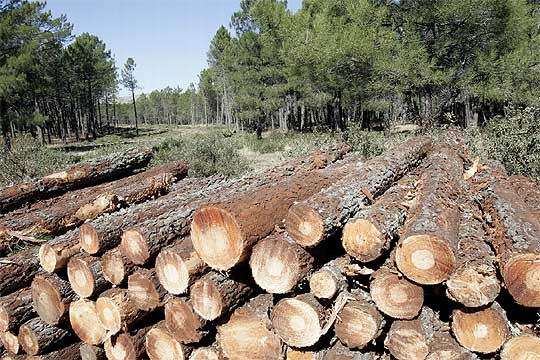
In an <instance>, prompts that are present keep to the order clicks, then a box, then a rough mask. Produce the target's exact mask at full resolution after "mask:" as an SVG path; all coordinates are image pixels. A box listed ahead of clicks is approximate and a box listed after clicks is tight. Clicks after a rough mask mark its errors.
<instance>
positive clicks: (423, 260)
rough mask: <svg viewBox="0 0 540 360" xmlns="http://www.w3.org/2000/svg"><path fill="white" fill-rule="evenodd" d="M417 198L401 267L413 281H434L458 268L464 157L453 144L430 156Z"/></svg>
mask: <svg viewBox="0 0 540 360" xmlns="http://www.w3.org/2000/svg"><path fill="white" fill-rule="evenodd" d="M426 162H427V165H428V169H427V170H426V171H425V172H424V173H423V174H422V176H421V177H420V184H419V186H418V191H417V198H416V201H415V202H414V204H413V206H412V207H411V208H410V209H409V214H408V218H407V221H406V222H405V226H404V228H403V232H402V234H401V238H400V241H399V243H398V247H397V249H396V264H397V267H398V269H399V270H400V271H401V273H403V274H404V275H405V276H407V277H408V278H409V279H411V280H412V281H415V282H417V283H419V284H425V285H434V284H439V283H442V282H443V281H445V280H447V279H448V278H449V277H450V274H451V273H452V272H453V271H454V268H455V262H456V254H455V253H456V251H457V246H458V240H459V236H458V235H459V219H460V210H459V207H458V202H459V199H458V198H459V196H460V181H461V179H462V176H463V160H462V159H461V157H460V156H459V155H458V153H457V152H456V151H454V150H453V149H452V148H450V147H444V146H441V147H438V148H437V149H435V150H434V151H432V152H431V153H430V154H429V156H428V158H427V159H426Z"/></svg>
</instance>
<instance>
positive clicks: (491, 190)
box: [476, 169, 540, 307]
mask: <svg viewBox="0 0 540 360" xmlns="http://www.w3.org/2000/svg"><path fill="white" fill-rule="evenodd" d="M476 186H477V187H478V188H480V189H482V190H483V199H482V210H483V212H484V217H485V219H486V220H487V222H488V225H489V233H490V235H491V239H492V243H491V245H492V247H493V249H494V250H495V254H496V256H497V260H498V263H499V267H500V270H501V275H502V278H503V280H504V285H505V287H506V288H507V289H508V291H509V292H510V294H511V295H512V297H513V298H514V300H515V301H516V302H517V303H518V304H521V305H523V306H528V307H538V306H540V241H539V239H540V219H539V218H538V216H537V213H536V212H535V211H531V207H529V206H527V204H526V203H525V201H524V200H522V199H521V198H520V197H519V196H518V195H517V194H516V193H515V192H514V191H513V188H512V184H511V183H510V182H509V181H507V180H505V179H504V178H502V177H501V176H498V174H497V173H496V171H493V170H489V169H487V171H485V173H483V174H482V173H481V174H478V178H477V184H476Z"/></svg>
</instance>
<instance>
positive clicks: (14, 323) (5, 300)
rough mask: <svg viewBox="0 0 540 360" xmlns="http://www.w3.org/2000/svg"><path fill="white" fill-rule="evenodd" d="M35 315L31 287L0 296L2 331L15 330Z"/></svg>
mask: <svg viewBox="0 0 540 360" xmlns="http://www.w3.org/2000/svg"><path fill="white" fill-rule="evenodd" d="M35 315H36V312H35V310H34V307H33V305H32V289H30V288H26V289H21V290H19V291H16V292H14V293H12V294H9V295H6V296H3V297H2V298H0V331H14V330H16V329H18V328H19V326H21V325H22V324H23V323H25V322H26V321H28V320H30V319H32V318H33V317H34V316H35Z"/></svg>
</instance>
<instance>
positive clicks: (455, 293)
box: [446, 184, 501, 307]
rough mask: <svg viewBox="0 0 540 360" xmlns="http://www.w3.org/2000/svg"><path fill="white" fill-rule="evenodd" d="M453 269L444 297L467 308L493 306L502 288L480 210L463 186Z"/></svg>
mask: <svg viewBox="0 0 540 360" xmlns="http://www.w3.org/2000/svg"><path fill="white" fill-rule="evenodd" d="M463 187H464V192H463V197H462V200H461V201H460V208H461V211H462V214H461V221H460V224H459V242H458V247H457V253H456V266H455V270H454V272H453V273H452V275H450V278H449V279H448V281H446V287H447V295H448V297H449V298H450V299H452V300H454V301H457V302H459V303H461V304H463V305H464V306H467V307H479V306H484V305H488V304H490V303H492V302H493V301H494V300H495V298H496V297H497V295H499V291H500V289H501V286H500V283H499V279H498V278H497V267H496V264H495V254H494V253H493V250H492V249H491V247H490V246H489V243H490V242H491V239H489V236H488V235H487V234H486V231H485V229H484V220H483V217H482V211H481V209H480V207H479V205H478V203H476V201H475V196H474V194H471V191H472V189H471V188H470V187H469V186H468V184H463Z"/></svg>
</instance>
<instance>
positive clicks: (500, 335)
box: [452, 307, 510, 354]
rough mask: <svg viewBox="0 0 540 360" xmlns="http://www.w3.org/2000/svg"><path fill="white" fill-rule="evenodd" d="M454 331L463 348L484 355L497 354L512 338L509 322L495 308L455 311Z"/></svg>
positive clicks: (453, 318) (453, 319) (453, 317)
mask: <svg viewBox="0 0 540 360" xmlns="http://www.w3.org/2000/svg"><path fill="white" fill-rule="evenodd" d="M452 331H453V333H454V335H455V337H456V339H457V341H458V342H459V343H460V344H461V346H463V347H464V348H466V349H468V350H471V351H474V352H479V353H482V354H491V353H494V352H496V351H497V350H499V349H500V348H501V346H502V345H503V344H504V342H505V341H506V340H507V339H508V337H509V336H510V329H509V327H508V320H507V319H506V317H505V316H504V314H503V313H502V312H501V311H500V310H499V309H497V308H494V307H490V308H487V309H484V310H480V311H462V310H455V311H454V313H453V315H452Z"/></svg>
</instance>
